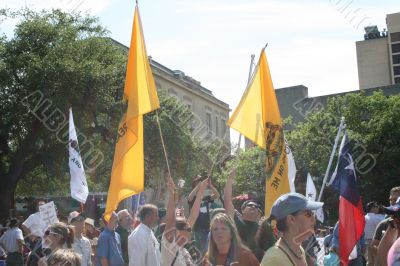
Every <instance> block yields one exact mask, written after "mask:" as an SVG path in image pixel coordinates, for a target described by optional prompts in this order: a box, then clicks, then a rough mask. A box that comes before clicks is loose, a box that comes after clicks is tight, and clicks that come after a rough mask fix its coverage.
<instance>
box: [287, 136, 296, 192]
mask: <svg viewBox="0 0 400 266" xmlns="http://www.w3.org/2000/svg"><path fill="white" fill-rule="evenodd" d="M285 142H286V154H287V161H288V166H289V167H288V178H289V186H290V192H296V189H295V187H294V180H295V178H296V172H297V169H296V164H295V163H294V157H293V152H292V150H291V149H290V148H289V145H288V143H287V141H286V139H285Z"/></svg>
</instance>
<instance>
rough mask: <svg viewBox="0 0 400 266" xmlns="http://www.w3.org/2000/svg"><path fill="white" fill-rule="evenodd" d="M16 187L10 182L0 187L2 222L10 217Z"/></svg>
mask: <svg viewBox="0 0 400 266" xmlns="http://www.w3.org/2000/svg"><path fill="white" fill-rule="evenodd" d="M15 188H16V187H14V188H12V187H11V186H10V183H5V184H3V185H2V186H1V187H0V222H4V221H5V220H6V219H7V218H9V217H10V210H11V209H12V206H11V199H12V197H13V195H14V191H15Z"/></svg>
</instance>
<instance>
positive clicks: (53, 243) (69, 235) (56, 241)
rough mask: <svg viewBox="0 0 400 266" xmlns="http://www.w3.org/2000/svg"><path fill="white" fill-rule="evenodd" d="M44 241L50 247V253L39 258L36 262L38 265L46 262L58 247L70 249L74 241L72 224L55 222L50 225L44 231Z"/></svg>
mask: <svg viewBox="0 0 400 266" xmlns="http://www.w3.org/2000/svg"><path fill="white" fill-rule="evenodd" d="M44 241H45V243H46V244H47V246H48V247H49V248H50V252H51V253H50V255H48V256H45V257H43V258H41V259H40V260H39V262H38V265H39V266H45V265H47V264H48V262H49V260H50V259H51V257H52V256H53V255H54V254H55V252H56V251H57V250H59V249H72V243H73V242H74V230H73V228H72V226H71V227H70V226H68V225H66V224H64V223H55V224H52V225H50V226H49V227H48V228H47V230H46V231H45V233H44Z"/></svg>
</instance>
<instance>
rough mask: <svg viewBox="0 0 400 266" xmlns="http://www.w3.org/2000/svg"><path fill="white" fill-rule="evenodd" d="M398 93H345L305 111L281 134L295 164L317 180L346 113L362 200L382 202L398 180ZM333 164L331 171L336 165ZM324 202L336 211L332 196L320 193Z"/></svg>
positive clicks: (325, 164)
mask: <svg viewBox="0 0 400 266" xmlns="http://www.w3.org/2000/svg"><path fill="white" fill-rule="evenodd" d="M399 111H400V96H399V95H396V96H384V95H383V93H382V92H375V93H374V94H373V95H371V96H367V95H365V94H364V93H362V92H361V93H349V94H346V95H344V96H340V97H335V98H332V99H330V100H329V101H328V105H327V106H326V108H324V109H322V110H317V111H314V112H312V113H310V114H309V115H308V117H307V119H306V122H304V123H300V124H298V125H297V126H296V127H295V129H294V130H292V131H291V132H288V133H287V134H286V137H287V138H288V141H289V143H290V145H291V147H292V150H293V153H294V156H295V159H296V166H297V168H298V169H299V170H300V171H302V172H303V175H306V174H307V172H310V173H311V175H312V176H316V177H319V178H318V181H319V185H321V183H322V177H323V176H324V174H325V170H326V167H327V164H328V160H329V156H330V153H331V150H332V147H333V141H334V139H335V136H336V134H337V129H338V126H339V123H340V118H341V117H342V116H344V117H345V121H346V128H347V132H348V134H349V138H350V139H351V140H352V151H351V152H352V155H353V159H354V162H355V167H356V171H357V174H358V176H360V177H361V195H362V196H363V201H364V202H365V203H366V202H368V201H371V200H376V201H378V202H380V203H381V204H384V205H385V204H387V195H388V192H389V190H390V188H391V187H393V186H396V185H399V178H398V177H399V174H400V166H399V164H398V163H397V162H398V161H399V159H400V145H399V144H400V112H399ZM335 163H336V162H335V161H334V163H333V166H332V169H331V173H332V172H333V170H334V167H335ZM324 194H325V196H324V198H323V201H324V202H325V203H326V204H328V208H329V209H331V210H337V207H336V206H337V205H336V204H337V199H338V197H337V195H335V194H334V193H332V191H329V189H328V191H327V193H324Z"/></svg>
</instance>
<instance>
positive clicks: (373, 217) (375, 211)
mask: <svg viewBox="0 0 400 266" xmlns="http://www.w3.org/2000/svg"><path fill="white" fill-rule="evenodd" d="M366 207H367V208H366V211H367V214H366V215H365V227H364V233H365V244H366V245H367V252H366V253H367V254H365V256H366V257H367V258H368V259H367V261H368V265H373V261H374V260H375V258H374V257H375V256H374V254H373V252H371V248H372V246H371V243H372V239H373V238H374V233H375V229H376V227H377V226H378V224H379V223H380V222H381V221H382V220H383V219H385V216H384V215H383V214H379V205H378V203H377V202H376V201H371V202H368V203H367V206H366Z"/></svg>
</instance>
